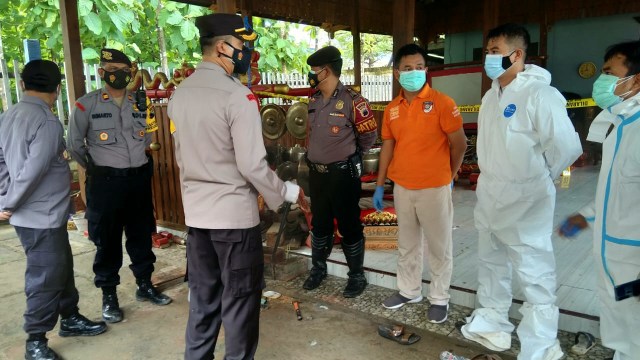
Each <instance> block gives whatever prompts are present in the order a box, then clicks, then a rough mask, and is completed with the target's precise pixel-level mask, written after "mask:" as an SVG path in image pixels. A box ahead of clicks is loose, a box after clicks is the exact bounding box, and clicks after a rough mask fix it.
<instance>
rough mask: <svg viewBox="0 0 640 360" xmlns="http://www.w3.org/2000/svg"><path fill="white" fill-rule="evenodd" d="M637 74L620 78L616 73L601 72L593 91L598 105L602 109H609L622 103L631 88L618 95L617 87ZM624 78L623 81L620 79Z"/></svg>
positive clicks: (592, 94)
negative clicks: (616, 92)
mask: <svg viewBox="0 0 640 360" xmlns="http://www.w3.org/2000/svg"><path fill="white" fill-rule="evenodd" d="M634 76H635V75H629V76H627V77H624V78H622V79H621V78H619V77H617V76H614V75H609V74H600V76H599V77H598V79H597V80H596V82H594V83H593V92H592V93H591V96H592V97H593V100H594V101H595V102H596V104H597V105H598V106H600V107H601V108H602V109H608V108H610V107H612V106H614V105H616V104H619V103H621V102H622V101H623V100H624V98H625V97H626V96H627V95H629V94H630V93H631V90H629V91H627V92H625V93H624V94H621V95H616V94H615V91H616V87H618V85H622V84H624V83H625V82H626V81H628V80H629V79H631V78H633V77H634ZM620 80H622V81H620Z"/></svg>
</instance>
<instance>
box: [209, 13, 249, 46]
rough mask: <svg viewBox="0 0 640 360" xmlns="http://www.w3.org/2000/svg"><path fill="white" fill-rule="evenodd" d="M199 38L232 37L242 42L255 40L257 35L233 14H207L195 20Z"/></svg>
mask: <svg viewBox="0 0 640 360" xmlns="http://www.w3.org/2000/svg"><path fill="white" fill-rule="evenodd" d="M196 27H197V28H198V30H199V31H200V37H214V36H224V35H232V36H235V37H237V38H238V39H240V40H242V41H252V40H255V39H256V38H257V37H258V35H257V34H256V33H255V31H253V29H251V27H249V25H248V24H245V23H244V21H243V20H242V18H241V17H240V16H238V15H235V14H209V15H204V16H198V17H197V18H196Z"/></svg>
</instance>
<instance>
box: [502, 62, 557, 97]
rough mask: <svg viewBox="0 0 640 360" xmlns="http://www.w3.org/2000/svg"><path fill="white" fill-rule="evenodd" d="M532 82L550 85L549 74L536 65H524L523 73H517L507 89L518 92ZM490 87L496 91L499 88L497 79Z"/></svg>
mask: <svg viewBox="0 0 640 360" xmlns="http://www.w3.org/2000/svg"><path fill="white" fill-rule="evenodd" d="M533 82H542V84H544V85H551V73H549V72H548V71H547V70H545V69H543V68H541V67H540V66H538V65H531V64H526V65H525V66H524V71H521V72H519V73H518V75H516V78H515V79H513V81H512V82H511V83H510V84H509V85H507V87H509V88H510V89H511V90H513V91H518V90H520V89H522V88H523V87H525V86H527V85H530V84H531V83H533ZM491 87H492V88H496V89H499V88H500V83H499V82H498V80H497V79H496V80H494V81H493V83H492V84H491Z"/></svg>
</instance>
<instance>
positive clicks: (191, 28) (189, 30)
mask: <svg viewBox="0 0 640 360" xmlns="http://www.w3.org/2000/svg"><path fill="white" fill-rule="evenodd" d="M180 35H182V38H183V39H185V40H187V41H189V40H193V38H195V37H196V26H195V25H194V24H193V23H192V22H191V21H185V22H183V23H182V25H180Z"/></svg>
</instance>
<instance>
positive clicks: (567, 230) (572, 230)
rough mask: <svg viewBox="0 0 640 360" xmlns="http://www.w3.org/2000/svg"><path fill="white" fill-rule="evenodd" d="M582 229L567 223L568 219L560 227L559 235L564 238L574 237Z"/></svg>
mask: <svg viewBox="0 0 640 360" xmlns="http://www.w3.org/2000/svg"><path fill="white" fill-rule="evenodd" d="M581 230H582V229H580V227H578V226H577V225H574V224H572V223H570V222H569V219H567V220H565V221H564V223H563V224H562V225H561V226H560V233H561V234H562V235H564V236H566V237H569V238H570V237H574V236H576V235H577V234H578V233H579V232H580V231H581Z"/></svg>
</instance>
